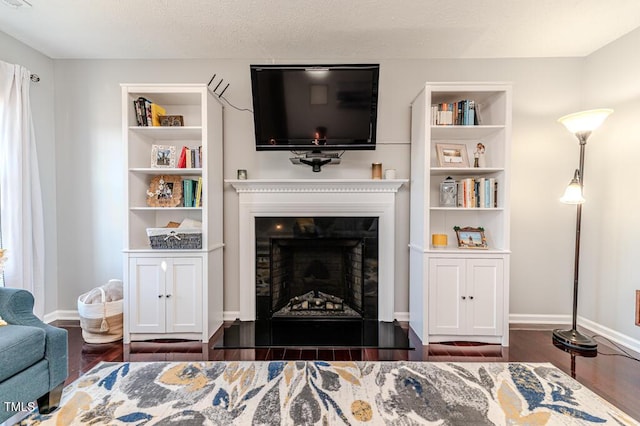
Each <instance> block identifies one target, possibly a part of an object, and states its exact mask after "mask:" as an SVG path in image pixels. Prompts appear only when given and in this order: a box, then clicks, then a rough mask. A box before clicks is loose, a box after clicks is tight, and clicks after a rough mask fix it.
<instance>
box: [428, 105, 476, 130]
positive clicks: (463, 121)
mask: <svg viewBox="0 0 640 426" xmlns="http://www.w3.org/2000/svg"><path fill="white" fill-rule="evenodd" d="M477 109H478V106H477V104H476V102H475V101H473V100H469V99H463V100H461V101H458V102H454V103H440V104H433V105H431V123H432V125H434V126H475V125H478V114H477Z"/></svg>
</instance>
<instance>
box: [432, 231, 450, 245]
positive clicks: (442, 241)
mask: <svg viewBox="0 0 640 426" xmlns="http://www.w3.org/2000/svg"><path fill="white" fill-rule="evenodd" d="M447 244H449V239H448V237H447V234H433V235H432V236H431V245H432V246H433V248H446V247H447Z"/></svg>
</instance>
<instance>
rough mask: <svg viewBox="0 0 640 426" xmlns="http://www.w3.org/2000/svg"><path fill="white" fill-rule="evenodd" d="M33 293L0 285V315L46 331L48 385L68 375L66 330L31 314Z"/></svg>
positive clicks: (14, 323) (52, 385)
mask: <svg viewBox="0 0 640 426" xmlns="http://www.w3.org/2000/svg"><path fill="white" fill-rule="evenodd" d="M33 304H34V299H33V295H32V294H31V293H30V292H28V291H27V290H22V289H17V288H7V287H0V316H2V318H3V319H4V320H5V321H6V322H7V323H9V324H13V325H28V326H31V327H39V328H41V329H43V330H44V332H45V333H46V343H45V354H44V356H45V358H46V359H47V360H48V361H49V372H50V373H49V386H50V388H53V387H55V386H57V385H59V384H60V383H62V382H64V381H65V379H66V378H67V375H68V360H67V358H68V343H67V330H65V329H62V328H58V327H53V326H51V325H49V324H45V323H44V322H42V321H41V320H40V319H39V318H38V317H36V316H35V315H34V314H33Z"/></svg>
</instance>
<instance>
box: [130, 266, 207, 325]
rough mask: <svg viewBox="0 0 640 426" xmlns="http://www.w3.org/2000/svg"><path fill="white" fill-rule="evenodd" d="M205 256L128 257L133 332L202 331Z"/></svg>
mask: <svg viewBox="0 0 640 426" xmlns="http://www.w3.org/2000/svg"><path fill="white" fill-rule="evenodd" d="M202 277H203V275H202V258H200V257H193V258H190V257H188V258H186V257H185V258H183V257H180V258H158V257H132V258H130V259H129V283H130V285H129V303H130V305H129V315H130V318H129V327H130V330H131V332H132V333H192V332H193V333H199V332H202V327H203V325H202V318H203V317H202V315H203V313H202Z"/></svg>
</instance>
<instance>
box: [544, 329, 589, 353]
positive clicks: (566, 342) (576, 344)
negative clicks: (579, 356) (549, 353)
mask: <svg viewBox="0 0 640 426" xmlns="http://www.w3.org/2000/svg"><path fill="white" fill-rule="evenodd" d="M553 340H554V342H557V343H559V344H561V345H563V346H567V347H569V348H571V349H578V350H581V351H595V350H597V349H598V344H597V343H596V342H595V341H594V340H593V339H591V338H590V337H588V336H585V335H584V334H582V333H580V332H579V331H578V330H575V329H571V330H560V329H555V330H553Z"/></svg>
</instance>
